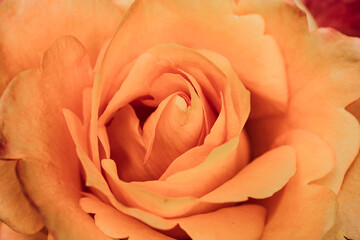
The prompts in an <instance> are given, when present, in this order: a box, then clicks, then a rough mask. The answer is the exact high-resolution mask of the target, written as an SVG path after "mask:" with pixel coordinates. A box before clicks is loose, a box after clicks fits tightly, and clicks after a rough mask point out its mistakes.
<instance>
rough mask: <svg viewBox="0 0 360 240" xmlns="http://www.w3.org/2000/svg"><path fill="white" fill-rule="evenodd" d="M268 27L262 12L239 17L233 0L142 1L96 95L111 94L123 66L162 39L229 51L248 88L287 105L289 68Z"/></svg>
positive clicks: (114, 47)
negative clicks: (287, 74)
mask: <svg viewBox="0 0 360 240" xmlns="http://www.w3.org/2000/svg"><path fill="white" fill-rule="evenodd" d="M150 19H151V20H150ZM184 19H186V21H184ZM209 19H211V21H208V20H209ZM149 23H151V25H149ZM214 23H216V24H214ZM153 26H157V27H156V28H154V27H153ZM174 26H176V28H174ZM263 29H264V22H263V19H262V18H261V17H260V16H258V15H249V16H243V17H235V16H234V15H233V13H232V9H231V2H230V1H226V2H224V1H198V2H197V3H196V4H194V2H193V1H170V2H169V1H137V2H135V3H134V4H133V5H132V7H131V9H130V10H129V14H128V15H127V17H126V18H125V19H124V21H123V22H122V24H121V26H120V27H119V29H118V31H117V33H116V34H115V36H114V38H113V40H112V42H111V43H110V45H109V49H108V51H107V53H106V55H105V58H104V62H103V66H102V68H101V70H100V72H99V75H98V77H97V79H96V84H95V85H96V88H97V90H96V91H97V92H98V93H97V94H100V93H101V92H105V93H107V92H108V91H107V89H108V88H111V82H112V79H114V78H115V76H117V75H118V73H119V71H121V69H122V68H123V66H125V64H127V63H128V62H130V61H131V60H132V59H134V58H136V57H137V56H139V54H141V53H142V52H144V51H146V50H147V49H149V48H151V47H152V46H155V45H158V44H161V43H177V44H180V45H183V46H186V47H190V48H195V49H196V48H201V49H209V50H212V51H215V52H218V53H220V54H222V55H224V56H225V57H227V58H228V59H229V61H230V62H231V63H232V64H233V66H234V68H235V71H236V72H237V73H238V75H239V76H242V77H243V79H242V81H243V82H244V85H245V86H246V87H247V88H249V89H251V90H253V91H255V92H256V93H258V95H259V96H261V97H263V98H265V99H269V101H270V102H272V103H274V104H275V105H281V107H284V106H285V105H286V101H287V97H288V96H287V83H286V76H285V67H284V64H283V60H282V56H281V53H280V51H279V48H278V46H277V45H276V42H275V41H274V39H273V38H272V37H270V36H266V35H263ZM124 36H126V37H124ZM145 36H146V41H143V39H144V38H145ZM234 46H237V47H236V48H234ZM245 49H246V51H245ZM124 53H126V54H124ZM115 63H116V64H115ZM254 66H256V69H255V68H254ZM102 87H104V89H103V90H102V89H101V88H102Z"/></svg>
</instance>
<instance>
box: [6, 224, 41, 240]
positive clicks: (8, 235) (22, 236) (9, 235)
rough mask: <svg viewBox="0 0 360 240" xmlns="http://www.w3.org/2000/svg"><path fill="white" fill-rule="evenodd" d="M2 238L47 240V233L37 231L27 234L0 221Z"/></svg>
mask: <svg viewBox="0 0 360 240" xmlns="http://www.w3.org/2000/svg"><path fill="white" fill-rule="evenodd" d="M0 239H4V240H47V234H45V233H43V232H37V233H34V234H30V235H26V234H21V233H18V232H15V231H13V230H12V229H11V228H9V227H8V226H6V224H4V223H0Z"/></svg>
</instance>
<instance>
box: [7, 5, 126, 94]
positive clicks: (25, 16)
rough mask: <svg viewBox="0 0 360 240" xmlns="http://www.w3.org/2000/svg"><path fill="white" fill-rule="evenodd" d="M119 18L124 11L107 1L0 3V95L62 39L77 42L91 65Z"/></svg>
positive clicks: (36, 64) (37, 63) (37, 64)
mask: <svg viewBox="0 0 360 240" xmlns="http://www.w3.org/2000/svg"><path fill="white" fill-rule="evenodd" d="M122 14H123V10H120V9H118V8H117V7H115V5H114V4H112V3H111V1H106V0H105V1H104V0H89V1H81V0H74V1H62V0H55V1H47V0H40V1H26V0H15V1H7V0H6V1H2V2H1V3H0V49H1V51H0V59H1V62H0V95H1V93H2V92H3V90H4V89H5V87H6V85H7V83H8V81H10V79H12V78H13V77H14V76H15V75H16V74H18V73H19V72H21V71H24V70H27V69H30V68H34V67H38V66H39V62H40V59H41V56H42V54H43V53H44V52H45V50H46V49H47V48H49V47H50V46H51V44H52V43H53V42H54V41H55V40H56V39H58V38H59V37H62V36H65V35H72V36H75V37H76V38H78V39H80V41H81V42H82V43H83V44H84V45H85V47H86V48H87V49H88V51H89V53H90V58H91V62H92V64H93V65H94V64H95V60H96V58H97V55H98V53H99V51H100V48H101V47H102V45H103V44H104V42H105V41H106V40H107V39H108V38H110V37H111V36H112V34H113V32H114V30H115V29H116V26H117V24H118V23H119V22H120V19H121V16H122ZM54 26H56V27H54Z"/></svg>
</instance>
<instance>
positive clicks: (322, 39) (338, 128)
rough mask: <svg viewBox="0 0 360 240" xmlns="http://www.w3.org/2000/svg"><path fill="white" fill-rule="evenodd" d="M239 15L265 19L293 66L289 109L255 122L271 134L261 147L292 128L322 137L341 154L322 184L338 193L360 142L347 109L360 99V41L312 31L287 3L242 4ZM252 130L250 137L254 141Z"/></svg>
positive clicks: (260, 130) (258, 1)
mask: <svg viewBox="0 0 360 240" xmlns="http://www.w3.org/2000/svg"><path fill="white" fill-rule="evenodd" d="M243 2H247V3H249V4H248V5H243V4H242V3H243ZM236 11H237V12H238V13H243V14H245V13H249V12H250V13H260V14H262V15H263V16H264V18H265V20H266V23H267V25H266V32H268V33H269V34H271V35H273V36H274V37H275V38H276V40H277V41H278V42H279V45H280V46H282V50H283V54H284V58H285V61H286V63H287V66H288V68H287V69H288V76H289V87H290V101H289V108H288V111H287V113H286V114H285V115H283V116H280V117H279V118H267V119H265V118H264V119H260V120H258V122H257V123H255V122H253V123H250V125H252V124H253V126H252V127H250V128H251V129H252V130H254V131H258V133H264V132H266V133H267V134H266V137H265V138H264V139H263V140H262V139H259V138H258V137H255V138H257V139H259V143H260V145H261V144H264V145H267V144H268V146H267V147H269V146H270V145H271V144H272V141H273V140H274V139H275V138H276V137H277V136H279V135H280V134H282V133H284V132H285V131H288V130H289V129H291V128H302V129H306V130H309V131H311V132H314V133H316V134H317V135H319V136H320V137H321V138H323V139H324V140H325V141H326V142H329V143H330V145H331V146H332V147H333V148H334V150H335V153H336V167H335V168H334V171H333V172H332V173H331V174H330V175H329V176H327V177H326V178H324V179H323V180H321V184H324V185H326V186H329V187H330V188H331V189H333V190H334V191H335V192H338V191H339V189H340V186H341V183H342V180H343V177H344V175H345V172H346V170H347V169H348V167H349V166H350V164H351V162H352V161H353V159H354V158H355V156H356V154H357V153H358V149H359V144H360V129H359V124H358V122H357V121H356V119H355V118H354V117H353V116H351V114H349V113H348V112H346V111H345V110H344V108H345V107H346V106H347V105H348V104H350V103H351V102H353V101H355V100H357V99H358V98H359V95H360V94H359V93H360V74H359V73H360V67H359V66H360V64H359V63H360V51H359V49H360V40H359V39H356V38H349V37H346V36H344V35H342V34H340V33H339V32H337V31H335V30H332V29H323V28H320V29H318V30H316V31H314V32H312V33H308V29H307V24H306V16H305V13H303V12H302V11H301V10H299V9H298V8H297V7H296V6H295V5H291V4H290V3H288V2H286V1H272V0H269V1H262V0H256V1H249V2H248V1H239V5H238V8H237V9H236ZM274 125H276V126H277V127H276V129H274ZM252 130H249V135H250V138H251V137H254V135H252V133H253V132H252ZM259 136H260V135H259ZM262 136H263V134H262ZM259 148H262V146H259ZM264 150H266V147H265V148H264ZM319 183H320V182H319Z"/></svg>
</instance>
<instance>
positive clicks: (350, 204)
mask: <svg viewBox="0 0 360 240" xmlns="http://www.w3.org/2000/svg"><path fill="white" fill-rule="evenodd" d="M347 110H348V111H350V112H351V113H352V114H353V115H354V116H355V117H356V118H357V119H358V121H359V120H360V99H358V100H357V101H356V102H354V103H352V104H351V105H349V106H348V107H347ZM337 199H338V203H339V209H338V216H337V218H336V223H335V226H334V227H333V228H332V229H331V231H329V233H328V234H326V236H325V238H324V240H333V239H336V240H340V239H341V240H342V239H344V236H345V237H347V238H349V239H358V238H360V225H359V224H360V208H359V206H360V156H359V155H358V156H357V158H356V159H355V161H354V162H353V163H352V165H351V167H350V168H349V170H348V172H347V173H346V175H345V180H344V183H343V185H342V187H341V189H340V192H339V194H338V195H337Z"/></svg>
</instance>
